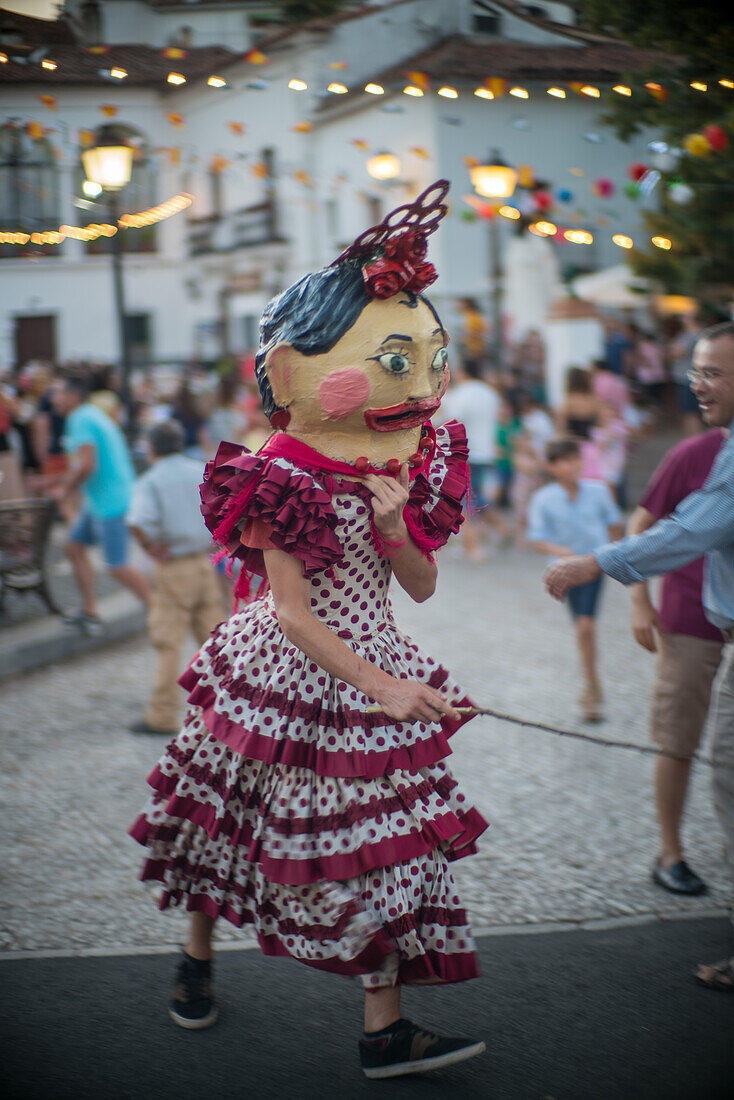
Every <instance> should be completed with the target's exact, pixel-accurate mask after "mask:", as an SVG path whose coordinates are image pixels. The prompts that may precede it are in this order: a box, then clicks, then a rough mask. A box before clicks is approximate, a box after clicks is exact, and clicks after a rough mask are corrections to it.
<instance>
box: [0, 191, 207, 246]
mask: <svg viewBox="0 0 734 1100" xmlns="http://www.w3.org/2000/svg"><path fill="white" fill-rule="evenodd" d="M192 202H193V196H192V195H189V194H187V193H186V192H182V193H181V194H180V195H174V196H173V198H171V199H168V200H167V201H166V202H162V203H160V204H159V205H158V206H151V207H150V209H148V210H141V211H139V212H138V213H137V214H122V215H121V216H120V217H119V218H118V220H117V225H112V224H111V223H109V222H103V223H101V224H100V223H98V222H90V224H89V225H86V226H77V225H60V226H59V228H58V229H47V230H44V231H43V232H41V233H5V232H0V244H18V245H26V244H29V243H30V244H61V242H62V241H63V240H64V239H65V238H66V237H69V238H71V240H74V241H85V242H89V241H96V240H97V239H98V238H99V237H114V235H115V233H117V231H118V229H142V228H143V227H144V226H148V225H155V224H156V222H160V221H163V220H164V218H170V217H171V216H172V215H173V214H179V213H180V212H181V211H182V210H185V209H186V207H187V206H191V203H192Z"/></svg>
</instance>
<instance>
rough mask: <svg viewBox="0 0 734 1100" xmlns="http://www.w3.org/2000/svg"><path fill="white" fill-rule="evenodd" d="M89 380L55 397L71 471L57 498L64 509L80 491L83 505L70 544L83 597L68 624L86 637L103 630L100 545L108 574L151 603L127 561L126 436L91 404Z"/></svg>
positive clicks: (129, 479) (73, 382)
mask: <svg viewBox="0 0 734 1100" xmlns="http://www.w3.org/2000/svg"><path fill="white" fill-rule="evenodd" d="M88 395H89V391H88V389H87V382H86V379H84V378H82V377H80V376H78V375H70V376H68V377H67V378H65V379H64V382H63V385H62V386H61V387H60V389H59V390H58V391H57V393H56V395H55V400H56V407H57V410H58V411H59V412H61V413H62V414H63V415H64V416H65V417H66V422H65V426H64V448H65V450H66V452H67V454H68V455H69V470H68V472H67V473H66V474H64V475H63V479H62V481H61V484H60V485H59V486H58V487H57V488H56V489H55V491H54V496H55V497H56V499H57V500H58V501H59V504H60V505H61V507H62V508H63V506H64V504H65V502H66V501H68V499H69V498H70V497H71V496H73V495H74V494H75V493H76V492H77V490H81V496H82V506H81V510H80V512H79V514H78V515H77V517H76V519H75V520H74V522H73V523H72V526H71V529H70V531H69V534H68V538H67V542H66V553H67V555H68V557H69V559H70V561H71V565H72V568H73V571H74V577H75V580H76V583H77V587H78V589H79V593H80V595H81V600H82V606H81V610H80V611H79V613H78V614H75V615H72V616H69V617H68V618H67V622H68V623H69V625H71V626H75V627H77V628H78V629H79V630H81V631H82V632H84V633H87V634H99V633H101V632H102V629H103V627H102V622H101V620H100V618H99V616H98V614H97V599H96V592H95V583H94V566H93V564H92V561H91V558H90V556H89V547H90V546H92V545H94V544H95V543H100V544H101V547H102V552H103V555H104V559H105V562H106V565H107V568H108V570H109V572H110V575H111V576H112V577H114V578H115V580H117V581H119V582H120V584H124V585H125V586H126V587H127V588H129V589H130V590H131V591H132V592H134V593H135V595H136V596H137V597H138V599H140V600H141V601H142V602H143V603H144V604H148V602H149V599H150V586H149V584H148V581H147V579H146V577H145V576H144V575H143V574H142V573H141V572H140V571H139V570H137V569H134V568H133V567H132V566H131V565H130V564H129V562H128V555H129V543H130V540H129V536H128V531H127V527H126V526H125V514H126V512H127V510H128V507H129V505H130V495H131V492H132V487H133V482H134V480H135V473H134V470H133V465H132V461H131V458H130V453H129V451H128V447H127V443H126V442H125V437H124V436H123V434H122V432H121V431H120V429H119V428H118V426H117V425H116V424H115V423H114V421H113V420H111V419H110V417H109V416H107V414H106V413H103V412H102V411H101V410H100V409H97V408H95V406H94V405H92V404H91V403H90V402H89V400H88Z"/></svg>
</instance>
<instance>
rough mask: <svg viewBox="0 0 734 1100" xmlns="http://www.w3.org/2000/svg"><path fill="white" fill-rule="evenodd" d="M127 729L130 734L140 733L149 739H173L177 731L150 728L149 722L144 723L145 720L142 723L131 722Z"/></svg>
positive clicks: (155, 727)
mask: <svg viewBox="0 0 734 1100" xmlns="http://www.w3.org/2000/svg"><path fill="white" fill-rule="evenodd" d="M127 728H128V729H129V731H130V733H142V734H145V735H146V736H148V735H150V736H151V737H175V736H176V734H177V733H178V730H177V729H170V730H159V729H158V727H157V726H151V724H150V722H146V721H145V719H143V720H142V722H133V724H132V725H131V726H128V727H127Z"/></svg>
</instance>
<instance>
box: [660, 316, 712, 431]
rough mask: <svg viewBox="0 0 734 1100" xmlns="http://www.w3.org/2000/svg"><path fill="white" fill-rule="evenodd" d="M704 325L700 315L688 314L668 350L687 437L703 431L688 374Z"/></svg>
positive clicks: (679, 409) (677, 400)
mask: <svg viewBox="0 0 734 1100" xmlns="http://www.w3.org/2000/svg"><path fill="white" fill-rule="evenodd" d="M703 327H704V326H703V323H702V321H701V318H700V317H699V315H698V313H689V314H686V315H685V316H684V317H683V318H682V319H681V327H680V331H679V332H678V335H677V336H675V337H674V338H673V339H672V340H671V342H670V344H669V348H668V354H669V359H670V376H671V378H672V379H673V382H674V383H675V395H676V402H677V405H678V411H679V412H680V414H681V418H682V421H683V432H684V434H685V435H687V436H690V435H697V434H698V432H700V431H701V428H702V423H701V413H700V411H699V407H698V402H697V401H696V395H695V393H694V392H693V391H692V389H691V387H690V386H689V384H688V373H689V371H690V370H691V369H692V367H693V349H694V348H695V346H696V343H697V341H698V339H699V337H700V335H701V333H702V331H703Z"/></svg>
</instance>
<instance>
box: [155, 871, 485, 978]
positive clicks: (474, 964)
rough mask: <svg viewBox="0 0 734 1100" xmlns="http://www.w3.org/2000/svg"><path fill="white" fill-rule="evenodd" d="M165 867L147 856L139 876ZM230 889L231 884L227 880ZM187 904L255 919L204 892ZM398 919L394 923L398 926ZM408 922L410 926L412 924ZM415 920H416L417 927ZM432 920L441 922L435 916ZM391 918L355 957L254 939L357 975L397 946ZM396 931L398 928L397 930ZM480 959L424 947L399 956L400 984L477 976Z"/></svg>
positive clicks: (168, 896) (215, 914)
mask: <svg viewBox="0 0 734 1100" xmlns="http://www.w3.org/2000/svg"><path fill="white" fill-rule="evenodd" d="M167 869H168V865H167V863H165V862H164V861H161V860H149V862H148V863H147V864H146V871H147V873H146V874H144V875H143V876H142V877H143V878H145V879H146V880H148V881H151V880H152V881H158V882H164V881H165V876H166V872H167ZM229 888H230V889H231V884H229ZM182 897H183V890H176V891H166V892H165V893H164V894H163V895H162V897H161V900H160V902H159V908H161V909H167V908H168V907H169V906H170V905H172V904H173V905H176V904H178V903H179V902H180V901H181V900H182ZM186 908H187V909H188V910H189V912H200V913H206V914H207V916H209V917H211V918H212V919H213V920H217V919H219V918H222V919H224V920H226V921H229V922H230V924H233V925H234V926H235V927H236V928H242V927H243V926H244V925H246V924H252V923H253V922H254V918H253V915H252V914H251V913H250V912H248V911H247V910H239V909H236V908H235V907H234V906H233V905H231V904H226V905H224V906H220V905H217V903H216V902H215V901H214V899H213V898H211V897H208V896H207V895H206V894H190V895H189V897H188V901H187V905H186ZM397 923H398V922H395V924H396V927H397ZM412 923H413V922H411V926H412ZM418 923H419V922H418V920H415V924H416V927H417V925H418ZM435 923H443V922H442V921H438V920H436V921H435ZM390 927H391V924H390V922H386V923H385V925H384V926H383V927H382V928H380V929H378V930H377V931H376V932H375V934H374V936H373V937H372V939H371V940H370V942H369V943H368V944H367V946H366V947H365V948H364V950H363V951H362V952H361V953H360V954H359V955H357V956H356V958H354V959H306V958H303V957H302V956H301V955H297V954H294V953H292V952H290V951H289V950H288V948H287V947H286V945H285V943H284V942H283V939H282V938H281V936H279V935H276V934H272V935H265V934H263V933H262V932H257V933H256V936H257V941H258V944H259V946H260V949H261V950H262V952H263V954H264V955H269V956H271V957H279V958H293V959H295V960H296V961H297V962H302V963H305V964H306V966H311V967H314V968H315V969H317V970H324V971H327V972H329V973H332V974H342V975H344V976H345V977H357V976H358V975H360V974H372V973H374V972H375V971H376V970H378V969H379V967H380V966H381V964H382V962H383V961H384V959H385V958H386V956H387V955H390V954H392V952H394V951H395V950H396V945H395V942H394V940H393V939H392V938H391V936H390V934H389V931H388V930H389V929H390ZM397 934H399V931H398V932H397ZM479 974H480V970H479V962H478V958H477V955H476V954H475V953H474V952H473V951H472V952H464V951H462V952H456V953H452V954H443V953H442V952H440V951H426V952H425V953H424V954H422V955H417V956H415V957H414V958H411V959H405V958H403V957H402V956H401V957H400V961H399V964H398V983H399V984H400V985H413V984H415V985H434V984H444V983H449V982H463V981H468V980H469V979H471V978H477V977H479Z"/></svg>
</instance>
